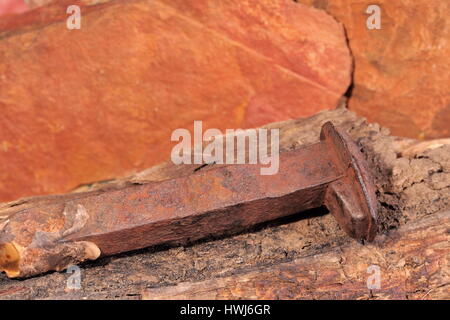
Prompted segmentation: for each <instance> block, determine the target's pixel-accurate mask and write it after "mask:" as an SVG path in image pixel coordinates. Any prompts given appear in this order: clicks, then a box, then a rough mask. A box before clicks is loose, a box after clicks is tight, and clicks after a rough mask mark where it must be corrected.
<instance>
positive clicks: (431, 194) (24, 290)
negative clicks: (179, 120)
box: [0, 109, 450, 299]
mask: <svg viewBox="0 0 450 320" xmlns="http://www.w3.org/2000/svg"><path fill="white" fill-rule="evenodd" d="M330 120H331V121H333V123H335V124H337V125H339V126H341V127H343V128H344V129H345V130H346V132H348V134H349V135H350V136H351V138H352V139H353V140H355V141H357V143H358V145H359V146H360V147H361V148H362V151H363V153H364V155H365V157H366V159H367V160H368V161H369V163H370V167H371V170H372V171H373V172H374V174H375V179H376V183H377V193H378V201H379V203H380V209H381V210H380V212H379V213H380V215H379V221H380V230H379V232H380V233H381V234H386V235H387V236H388V237H389V236H390V235H392V234H395V232H396V231H395V230H397V229H398V228H399V227H408V226H409V225H413V224H415V223H416V221H420V220H421V219H423V218H424V217H427V216H430V217H432V216H433V215H435V214H436V213H438V212H440V211H445V210H446V208H447V211H448V208H450V177H449V175H450V146H449V145H447V146H445V145H443V146H440V147H438V148H434V149H426V148H425V149H423V148H422V149H421V150H420V151H419V153H418V154H416V155H411V154H410V155H408V157H403V156H402V150H404V148H405V146H411V145H413V144H415V142H414V141H412V140H408V141H406V143H404V141H405V140H404V139H400V138H396V137H393V136H391V135H389V132H388V131H387V130H386V129H384V128H380V127H379V126H378V125H376V124H369V123H367V122H365V121H364V119H362V118H360V117H357V116H356V115H355V114H353V113H351V112H349V111H348V110H345V109H337V110H333V111H327V112H322V113H319V114H317V115H315V116H313V117H310V118H307V119H298V120H291V121H286V122H282V123H274V124H271V125H269V126H268V128H280V149H281V150H290V149H295V148H296V147H298V146H300V145H308V144H313V143H316V142H317V137H318V136H319V129H320V127H321V126H322V125H323V124H324V123H325V122H326V121H330ZM197 167H198V165H186V166H176V165H173V164H172V163H171V162H167V163H163V164H160V165H158V166H155V167H153V168H149V169H147V170H144V171H142V172H140V173H138V174H136V175H133V176H131V177H129V178H127V179H119V180H114V181H111V182H99V183H95V184H91V185H86V186H83V187H81V188H79V189H78V190H76V191H77V193H74V194H71V195H65V196H64V197H67V196H71V197H79V196H80V195H79V193H78V192H84V191H89V192H100V193H101V192H104V190H112V189H117V188H122V187H123V186H127V185H133V184H145V183H149V182H154V181H162V180H166V179H171V178H175V177H180V176H183V175H188V174H190V173H192V172H193V171H194V170H195V169H196V168H197ZM208 167H209V166H208ZM208 167H205V168H204V169H202V170H208ZM45 201H48V198H47V197H39V198H28V199H21V200H19V201H15V202H11V203H5V204H3V205H0V215H1V214H4V213H5V212H10V211H11V210H15V209H17V208H18V207H20V208H22V209H25V208H29V207H32V206H34V205H36V204H37V203H41V202H45ZM322 213H323V211H322V210H319V211H314V212H311V213H309V214H308V215H307V217H306V216H304V218H299V219H288V220H286V219H285V220H282V221H277V222H274V223H270V224H266V225H263V226H261V227H258V228H255V229H251V230H249V232H245V233H241V234H237V235H233V236H229V237H225V238H214V237H212V238H211V239H207V240H205V241H201V242H196V243H194V244H191V245H187V246H182V247H175V248H171V247H156V248H151V249H145V250H140V251H138V252H134V253H132V254H126V255H120V256H113V257H109V258H100V259H98V260H96V261H94V262H91V263H86V264H83V265H80V267H81V272H82V283H81V289H80V290H71V291H68V290H67V287H66V283H67V280H68V278H69V277H70V276H71V275H70V274H66V273H58V272H54V273H49V274H46V275H44V276H41V277H36V278H30V279H26V280H22V281H16V280H11V279H8V278H7V277H6V275H0V289H1V292H0V298H1V299H17V298H21V299H81V298H87V299H117V298H121V299H137V298H139V297H140V294H141V293H142V292H143V290H145V289H146V288H154V287H163V286H168V285H171V286H173V285H176V284H178V283H181V282H193V281H203V280H206V279H212V278H216V277H228V276H233V275H235V274H242V273H245V271H246V270H254V269H255V268H263V267H271V266H276V265H278V264H280V263H283V262H287V261H291V260H296V259H300V258H304V257H308V256H314V255H320V254H322V253H326V252H328V251H329V248H336V250H338V248H339V247H345V246H347V245H350V243H351V241H352V240H351V239H349V238H348V237H347V236H346V235H345V233H344V232H343V231H342V230H341V229H340V227H339V226H338V224H337V223H336V221H335V219H333V217H332V216H331V215H329V214H325V215H324V214H322ZM445 223H446V222H445ZM445 223H442V221H441V224H442V225H445ZM446 224H447V227H448V223H446ZM401 237H403V235H402V236H401ZM358 248H359V249H358V250H364V248H365V247H363V246H361V247H358ZM421 250H422V249H421ZM424 250H426V249H425V248H424ZM356 253H357V251H355V254H356ZM397 253H398V255H403V256H404V258H405V261H410V260H411V259H413V256H411V255H410V253H408V251H407V248H403V247H402V248H399V251H398V252H397ZM369 255H370V253H369ZM421 255H425V252H423V251H418V253H417V256H421ZM433 257H434V256H433V255H432V256H430V257H429V260H427V261H423V260H417V265H418V267H420V265H424V266H427V265H430V264H433V259H434V258H433ZM372 258H373V259H377V258H376V256H373V257H372ZM412 261H414V259H413V260H412ZM392 263H393V261H391V260H387V261H386V265H385V267H384V268H385V270H390V268H393V267H394V265H393V264H392ZM346 268H347V270H351V269H353V268H358V265H356V264H353V263H352V262H351V261H348V262H347V264H346ZM443 268H444V267H443ZM443 270H445V268H444V269H443ZM311 271H312V272H318V269H317V268H315V267H314V266H313V265H311ZM423 281H424V282H427V281H431V282H430V283H432V281H433V275H431V277H429V278H427V277H424V279H423ZM274 285H277V284H274ZM398 285H402V284H401V283H399V284H398ZM411 286H414V283H411ZM425 287H426V285H423V287H420V288H419V287H418V288H419V289H420V290H422V291H423V293H424V295H425V294H426V292H425V291H424V290H426V289H425ZM445 288H446V287H443V289H445ZM438 289H439V288H438ZM428 290H431V292H430V294H429V295H426V296H425V298H430V297H433V298H435V297H437V294H432V293H433V292H439V290H437V289H433V287H432V286H431V287H430V288H429V289H428ZM410 291H411V292H413V291H414V288H411V289H410ZM305 297H308V296H305ZM441 297H445V295H443V294H441ZM369 298H370V296H369Z"/></svg>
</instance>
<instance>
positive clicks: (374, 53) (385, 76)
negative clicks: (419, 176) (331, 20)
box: [299, 0, 450, 138]
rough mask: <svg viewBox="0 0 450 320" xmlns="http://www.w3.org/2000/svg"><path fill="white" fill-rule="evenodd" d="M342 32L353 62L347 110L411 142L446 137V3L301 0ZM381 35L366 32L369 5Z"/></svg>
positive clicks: (449, 59)
mask: <svg viewBox="0 0 450 320" xmlns="http://www.w3.org/2000/svg"><path fill="white" fill-rule="evenodd" d="M299 2H301V3H305V4H311V5H314V6H316V7H318V8H322V9H324V10H326V11H327V12H329V13H330V14H332V15H333V16H335V17H336V18H337V19H338V20H339V21H340V22H342V23H343V24H344V26H345V28H346V31H347V35H348V38H349V45H350V47H351V50H352V54H353V56H354V59H355V73H354V88H353V91H352V97H351V99H350V101H349V108H350V109H352V110H355V111H356V112H357V113H358V114H360V115H363V116H365V117H367V118H368V119H369V120H371V121H376V122H378V123H380V124H382V125H384V126H387V127H389V128H391V129H392V130H391V131H392V133H393V134H396V135H401V136H408V137H413V138H438V137H448V136H450V90H449V85H450V21H449V19H448V17H449V15H450V1H442V0H396V1H392V0H378V1H372V0H353V1H348V0H336V1H334V0H333V1H328V0H300V1H299ZM372 4H377V5H379V7H380V9H381V30H376V29H374V30H368V29H367V28H366V20H367V18H368V17H369V14H366V9H367V7H368V6H369V5H372Z"/></svg>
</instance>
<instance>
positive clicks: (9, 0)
mask: <svg viewBox="0 0 450 320" xmlns="http://www.w3.org/2000/svg"><path fill="white" fill-rule="evenodd" d="M27 10H28V7H27V5H26V4H25V2H24V0H1V1H0V16H3V15H7V14H17V13H22V12H25V11H27Z"/></svg>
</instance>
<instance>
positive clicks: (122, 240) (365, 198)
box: [0, 122, 377, 277]
mask: <svg viewBox="0 0 450 320" xmlns="http://www.w3.org/2000/svg"><path fill="white" fill-rule="evenodd" d="M279 163H280V167H279V172H278V173H277V174H275V175H272V176H268V175H266V176H264V175H260V174H259V172H260V171H259V169H260V165H255V164H243V165H229V166H222V167H217V168H213V169H210V170H205V171H202V170H199V171H198V172H195V173H193V174H192V175H188V176H184V177H180V178H176V179H170V180H165V181H161V182H155V183H149V184H144V185H134V186H128V187H125V188H122V189H118V190H110V191H104V192H90V193H85V194H71V195H66V196H62V197H61V196H60V197H55V198H49V199H48V200H44V201H41V202H38V203H37V204H36V205H35V206H31V207H27V208H25V209H19V210H18V211H17V212H14V213H13V214H10V215H8V216H7V217H3V220H2V219H1V216H0V268H1V269H2V270H3V271H5V272H6V273H7V275H8V276H9V277H27V276H32V275H35V274H39V273H42V272H46V271H48V270H62V269H64V268H66V267H67V266H68V265H70V264H76V263H79V262H81V261H83V260H86V259H96V258H97V257H98V256H99V255H100V252H101V254H102V255H112V254H116V253H120V252H125V251H130V250H135V249H140V248H144V247H148V246H152V245H156V244H162V243H180V242H186V241H193V240H197V239H200V238H205V237H208V236H210V235H217V234H221V233H225V232H230V231H235V230H236V231H237V230H242V229H244V228H246V227H249V226H252V225H255V224H257V223H261V222H264V221H269V220H273V219H276V218H279V217H283V216H287V215H291V214H294V213H297V212H301V211H304V210H306V209H311V208H316V207H319V206H322V205H325V206H327V207H328V209H329V210H330V211H331V213H332V214H333V215H334V217H335V218H336V220H337V221H338V223H339V225H340V226H341V227H342V228H343V229H344V230H345V231H346V232H347V234H348V235H350V236H351V237H353V238H356V239H358V240H367V241H371V240H372V239H373V238H374V236H375V233H376V230H377V226H376V203H377V202H376V198H375V188H374V186H373V182H372V179H371V177H370V175H369V173H368V172H367V170H366V168H365V167H366V166H365V161H364V159H363V157H362V154H361V153H360V151H359V149H358V148H357V147H356V145H355V144H354V143H353V142H352V141H351V140H350V138H349V137H348V136H347V135H346V134H345V133H344V132H342V131H340V130H339V129H338V128H334V126H333V125H332V124H331V122H327V123H326V124H324V125H323V127H322V130H321V135H320V142H318V143H316V144H313V145H310V146H306V147H303V148H300V149H297V150H293V151H286V152H282V153H280V161H279ZM18 207H19V208H20V206H18Z"/></svg>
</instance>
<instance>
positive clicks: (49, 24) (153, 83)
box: [0, 0, 351, 200]
mask: <svg viewBox="0 0 450 320" xmlns="http://www.w3.org/2000/svg"><path fill="white" fill-rule="evenodd" d="M100 2H102V1H100ZM74 3H80V2H77V1H67V2H65V1H58V2H57V3H55V4H54V5H51V6H49V7H43V8H39V9H37V10H34V11H30V12H27V13H25V14H23V15H21V16H20V17H19V16H17V17H16V18H15V19H11V18H7V19H4V20H0V88H1V90H0V112H1V116H0V168H1V170H0V200H11V199H14V198H18V197H20V196H28V195H33V194H45V193H57V192H66V191H68V190H70V189H72V188H74V187H76V186H77V185H79V184H82V183H88V182H91V181H96V180H103V179H109V178H113V177H118V176H123V175H125V174H128V173H131V172H133V171H135V170H138V169H142V168H145V167H149V166H151V165H153V164H155V163H158V162H160V161H162V160H163V159H166V158H167V156H168V155H169V153H170V150H171V148H172V146H173V143H172V142H171V141H170V136H171V133H172V131H173V130H174V129H177V128H191V127H192V124H193V121H194V120H203V121H204V128H207V127H215V128H219V129H225V128H237V127H251V126H257V125H261V124H263V123H267V122H271V121H277V120H284V119H288V118H293V117H300V116H308V115H311V114H314V113H316V112H317V111H319V110H322V109H326V108H333V107H334V106H335V105H336V103H337V101H338V99H339V98H340V97H341V95H342V94H343V93H344V92H345V91H346V89H347V87H348V85H349V83H350V73H351V58H350V54H349V50H348V48H347V46H346V40H345V37H344V33H343V28H342V27H341V25H340V24H338V23H337V22H336V21H335V20H334V19H333V18H331V17H330V16H328V15H327V14H325V13H324V12H322V11H319V10H316V9H314V8H309V7H305V6H302V5H299V4H296V3H294V2H291V1H289V0H276V1H275V0H265V1H258V2H257V3H255V2H253V1H249V2H245V1H238V0H234V1H227V2H226V3H222V2H220V4H218V3H217V2H216V1H212V0H211V1H198V0H192V1H175V2H173V1H144V0H130V1H122V2H117V1H116V2H110V3H104V4H100V5H98V6H82V11H81V12H82V21H81V29H80V30H68V29H67V28H66V21H65V19H66V18H67V14H66V8H67V5H68V4H74ZM1 30H2V31H1Z"/></svg>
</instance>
